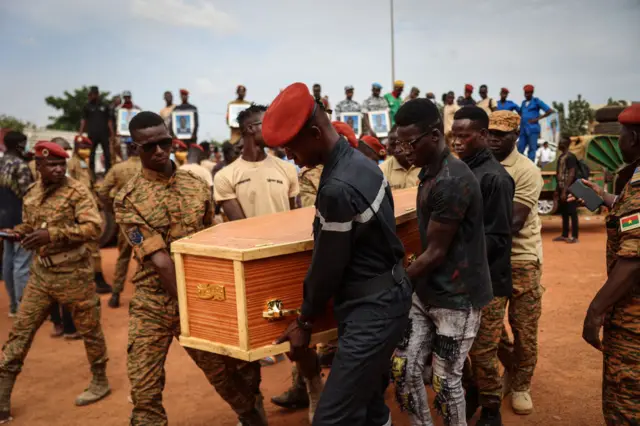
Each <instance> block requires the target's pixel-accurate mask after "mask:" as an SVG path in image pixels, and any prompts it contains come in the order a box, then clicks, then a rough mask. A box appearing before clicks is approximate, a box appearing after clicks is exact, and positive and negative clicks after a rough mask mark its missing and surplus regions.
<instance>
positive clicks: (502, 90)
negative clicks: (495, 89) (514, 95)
mask: <svg viewBox="0 0 640 426" xmlns="http://www.w3.org/2000/svg"><path fill="white" fill-rule="evenodd" d="M500 92H501V93H502V92H505V93H509V89H507V88H506V87H503V88H502V89H500Z"/></svg>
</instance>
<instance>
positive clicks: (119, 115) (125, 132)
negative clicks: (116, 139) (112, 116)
mask: <svg viewBox="0 0 640 426" xmlns="http://www.w3.org/2000/svg"><path fill="white" fill-rule="evenodd" d="M139 112H140V110H139V109H135V108H133V109H125V108H118V110H117V112H116V134H117V135H118V136H131V133H130V132H129V122H130V121H131V119H132V118H133V117H135V116H136V114H137V113H139Z"/></svg>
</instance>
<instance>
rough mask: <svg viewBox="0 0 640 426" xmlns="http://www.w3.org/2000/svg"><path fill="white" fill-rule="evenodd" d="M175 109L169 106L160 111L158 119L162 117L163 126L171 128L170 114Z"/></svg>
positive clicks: (173, 106)
mask: <svg viewBox="0 0 640 426" xmlns="http://www.w3.org/2000/svg"><path fill="white" fill-rule="evenodd" d="M175 107H176V106H175V105H170V106H168V107H164V108H162V109H161V110H160V117H162V119H163V120H164V124H166V125H167V127H168V128H171V127H170V126H171V113H172V112H173V109H174V108H175Z"/></svg>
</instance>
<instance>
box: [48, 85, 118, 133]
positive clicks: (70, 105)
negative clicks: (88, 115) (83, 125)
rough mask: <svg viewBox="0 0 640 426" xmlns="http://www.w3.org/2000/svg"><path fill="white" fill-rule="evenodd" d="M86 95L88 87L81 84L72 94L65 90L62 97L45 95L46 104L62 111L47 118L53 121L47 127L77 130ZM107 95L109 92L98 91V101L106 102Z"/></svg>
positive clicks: (87, 94) (85, 102)
mask: <svg viewBox="0 0 640 426" xmlns="http://www.w3.org/2000/svg"><path fill="white" fill-rule="evenodd" d="M88 96H89V87H88V86H82V87H81V88H80V89H75V90H74V91H73V94H72V93H69V92H68V91H65V92H64V97H59V98H57V97H55V96H48V97H46V98H45V100H44V101H45V102H46V103H47V105H49V106H50V107H52V108H55V109H57V110H61V111H62V115H60V116H58V117H49V120H53V123H51V124H49V125H48V126H47V128H48V129H56V130H70V131H74V130H77V129H78V127H80V120H81V119H82V109H83V108H84V106H85V105H86V104H87V97H88ZM108 96H109V92H100V101H101V102H104V103H106V102H105V101H106V99H107V98H108Z"/></svg>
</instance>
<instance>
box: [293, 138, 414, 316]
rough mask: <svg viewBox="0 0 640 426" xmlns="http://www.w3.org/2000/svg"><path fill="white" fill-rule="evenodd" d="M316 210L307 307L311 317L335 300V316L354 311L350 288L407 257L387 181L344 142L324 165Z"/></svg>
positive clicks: (304, 311)
mask: <svg viewBox="0 0 640 426" xmlns="http://www.w3.org/2000/svg"><path fill="white" fill-rule="evenodd" d="M315 206H316V218H315V220H314V222H313V233H314V249H313V257H312V261H311V266H310V267H309V271H308V272H307V276H306V278H305V281H304V302H303V305H302V314H303V315H304V316H305V317H309V318H315V317H317V316H319V315H322V314H323V313H324V312H325V309H326V306H327V303H328V301H329V299H331V298H332V297H334V307H335V308H336V311H338V310H340V309H342V308H344V307H347V306H353V304H354V301H350V300H345V298H344V297H342V294H341V290H342V289H344V288H345V286H347V285H366V280H369V279H371V278H374V277H376V276H378V275H381V274H384V273H386V272H389V271H390V270H391V269H392V268H393V266H394V265H395V264H396V263H397V262H398V261H399V260H400V259H402V258H403V257H404V248H403V246H402V242H401V241H400V239H399V238H398V237H397V236H396V233H395V231H396V221H395V214H394V210H393V198H392V196H391V189H390V188H389V185H388V184H387V182H386V179H384V176H383V175H382V172H381V171H380V168H379V167H378V165H377V164H376V163H374V162H373V161H371V160H370V159H368V158H367V157H365V156H364V155H363V154H362V153H361V152H359V151H357V150H355V149H353V148H351V146H350V145H349V144H348V143H347V141H346V140H345V139H344V138H342V137H341V138H340V140H339V141H338V143H337V144H336V146H335V147H334V149H333V151H332V152H331V156H330V158H329V160H328V161H327V162H326V163H325V165H324V170H323V172H322V176H321V178H320V185H319V189H318V196H317V198H316V204H315ZM354 283H355V284H354ZM360 302H362V303H372V301H371V300H369V301H357V302H356V303H360ZM378 302H379V303H381V306H383V307H384V308H387V309H386V312H387V313H388V315H389V316H393V315H403V314H405V313H406V307H405V306H399V305H400V304H398V307H397V308H398V309H397V311H398V312H397V313H396V312H395V309H394V306H395V305H394V303H393V301H391V300H390V301H381V300H377V301H374V302H373V303H378ZM388 305H390V306H388Z"/></svg>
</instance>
